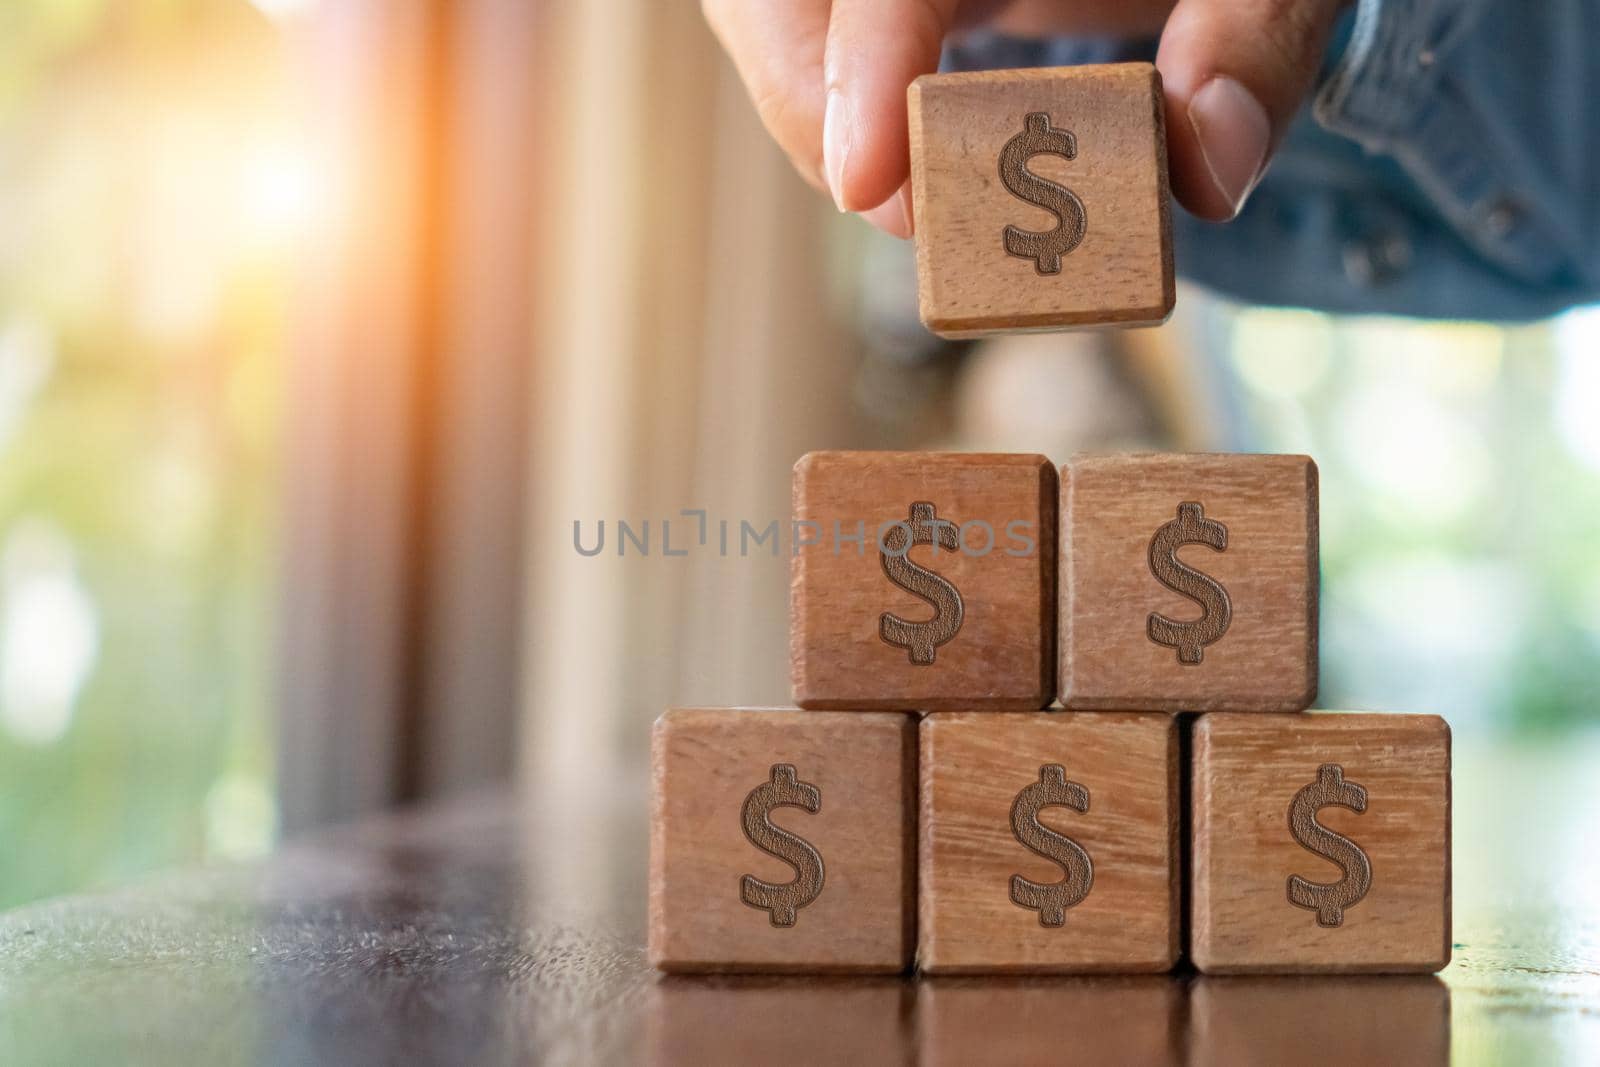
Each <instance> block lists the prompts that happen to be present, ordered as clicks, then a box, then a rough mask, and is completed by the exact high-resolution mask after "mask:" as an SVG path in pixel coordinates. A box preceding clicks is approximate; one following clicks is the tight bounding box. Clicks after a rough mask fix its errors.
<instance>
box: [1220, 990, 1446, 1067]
mask: <svg viewBox="0 0 1600 1067" xmlns="http://www.w3.org/2000/svg"><path fill="white" fill-rule="evenodd" d="M1189 1020H1190V1025H1189V1060H1188V1063H1189V1064H1191V1065H1193V1067H1212V1065H1213V1064H1214V1065H1216V1067H1233V1065H1235V1064H1241V1063H1329V1064H1332V1063H1340V1064H1357V1063H1403V1064H1408V1065H1413V1067H1445V1065H1446V1064H1448V1063H1449V1062H1450V991H1449V990H1448V989H1446V988H1445V985H1444V983H1443V982H1441V981H1440V980H1439V979H1438V978H1435V977H1433V976H1431V975H1430V976H1427V977H1422V976H1419V975H1408V976H1404V977H1397V976H1394V975H1382V976H1379V975H1318V976H1315V977H1313V976H1304V975H1302V976H1294V977H1286V976H1283V975H1274V976H1272V977H1237V978H1234V977H1227V978H1218V977H1214V976H1211V975H1207V976H1204V977H1202V978H1201V979H1200V980H1199V981H1197V982H1195V983H1194V988H1193V990H1192V991H1191V992H1190V995H1189Z"/></svg>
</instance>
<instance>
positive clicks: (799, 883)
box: [739, 763, 823, 926]
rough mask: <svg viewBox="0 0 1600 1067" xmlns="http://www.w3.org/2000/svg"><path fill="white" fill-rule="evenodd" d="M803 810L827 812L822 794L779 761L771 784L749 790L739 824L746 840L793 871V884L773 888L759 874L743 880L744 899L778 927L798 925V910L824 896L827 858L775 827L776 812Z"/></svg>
mask: <svg viewBox="0 0 1600 1067" xmlns="http://www.w3.org/2000/svg"><path fill="white" fill-rule="evenodd" d="M781 807H791V808H801V809H803V810H805V811H808V812H810V813H811V814H813V815H815V814H816V813H817V812H818V811H820V810H821V809H822V791H821V790H820V789H818V788H817V787H816V786H814V785H812V784H811V783H809V782H802V781H800V780H799V778H798V776H797V774H796V771H795V769H794V765H793V764H792V763H774V764H773V765H772V779H771V781H767V782H763V783H761V784H760V785H758V786H756V787H755V788H754V789H752V790H750V795H749V796H747V797H745V798H744V809H743V811H742V812H741V813H740V821H741V822H742V823H743V824H744V836H745V837H747V838H749V839H750V843H751V844H752V845H754V846H756V847H757V848H759V849H760V850H761V851H763V852H766V853H769V854H770V855H773V856H776V857H778V858H779V859H780V860H782V861H783V862H785V863H787V864H788V865H789V866H791V867H793V868H794V875H795V877H794V881H792V882H784V883H782V884H780V885H774V884H773V883H771V882H763V881H762V880H761V879H759V878H757V877H755V876H754V875H750V874H747V875H744V876H743V877H741V878H740V879H739V899H740V900H742V901H744V902H745V903H746V904H748V905H750V906H751V907H752V908H761V909H763V910H765V911H768V912H770V913H771V915H772V925H773V926H793V925H794V922H795V912H796V911H797V910H798V909H800V908H803V907H805V906H806V905H807V904H809V903H811V902H812V901H813V900H816V899H817V894H819V893H821V892H822V876H823V869H822V856H821V854H819V853H818V852H817V850H816V849H815V848H813V847H812V846H811V843H810V842H809V841H806V840H805V839H804V838H801V837H797V836H795V835H794V834H791V833H790V832H789V831H787V830H785V829H783V828H782V827H781V826H774V825H772V820H771V819H770V818H769V816H770V815H771V813H772V809H773V808H781Z"/></svg>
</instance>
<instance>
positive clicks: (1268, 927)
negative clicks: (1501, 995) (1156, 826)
mask: <svg viewBox="0 0 1600 1067" xmlns="http://www.w3.org/2000/svg"><path fill="white" fill-rule="evenodd" d="M1192 790H1193V792H1192V795H1193V832H1194V846H1193V864H1192V872H1191V876H1192V880H1193V882H1192V902H1193V903H1192V914H1191V918H1190V928H1191V938H1192V954H1193V958H1194V962H1195V966H1197V967H1199V968H1200V969H1201V970H1203V971H1207V972H1210V973H1247V972H1269V971H1284V972H1288V971H1340V972H1400V971H1417V972H1431V971H1437V970H1439V969H1440V968H1442V967H1444V965H1445V964H1447V963H1449V962H1450V728H1449V726H1447V725H1446V724H1445V721H1444V720H1443V719H1441V718H1439V717H1438V716H1436V715H1377V714H1329V713H1314V714H1303V715H1244V714H1229V713H1222V714H1215V715H1204V716H1201V717H1200V720H1199V722H1198V723H1197V724H1196V726H1195V731H1194V770H1193V786H1192Z"/></svg>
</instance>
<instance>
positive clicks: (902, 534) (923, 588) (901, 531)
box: [878, 501, 966, 667]
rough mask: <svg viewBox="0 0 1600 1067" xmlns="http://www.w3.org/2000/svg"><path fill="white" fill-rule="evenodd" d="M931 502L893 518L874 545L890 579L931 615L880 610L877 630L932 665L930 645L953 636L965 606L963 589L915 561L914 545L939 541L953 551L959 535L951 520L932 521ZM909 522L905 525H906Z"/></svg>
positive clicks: (921, 664) (933, 646)
mask: <svg viewBox="0 0 1600 1067" xmlns="http://www.w3.org/2000/svg"><path fill="white" fill-rule="evenodd" d="M935 520H936V516H935V514H934V507H933V505H932V504H930V503H928V502H927V501H918V502H916V503H914V504H912V505H911V519H910V521H909V522H903V523H896V524H895V525H894V526H892V527H890V528H889V530H888V532H887V533H885V534H884V535H883V537H882V539H881V543H880V545H879V549H878V559H879V562H881V563H882V564H883V573H884V574H886V575H887V576H888V578H889V580H890V581H891V582H893V583H894V584H895V585H898V586H899V587H900V588H902V589H904V590H905V591H906V592H908V593H911V594H913V595H914V596H918V597H921V598H922V599H923V600H926V601H927V602H928V603H929V604H930V605H932V607H933V618H931V619H925V620H923V621H921V622H911V621H909V620H907V619H902V618H901V617H900V616H898V615H895V614H892V613H890V612H887V611H886V612H884V613H883V614H882V615H879V616H878V636H879V637H881V638H883V640H884V642H885V643H886V644H890V645H893V646H894V647H896V648H903V649H905V650H906V651H907V652H908V653H909V654H910V656H911V662H912V663H914V664H916V665H917V666H919V667H928V666H932V665H933V660H934V650H935V649H937V648H938V647H939V646H940V645H942V644H945V643H946V642H948V641H950V640H952V639H953V638H954V637H955V636H956V633H957V632H958V631H959V630H960V629H961V620H962V619H963V618H965V616H966V608H965V607H964V606H963V605H962V603H961V591H960V590H958V589H957V588H956V587H955V586H954V585H951V584H950V582H949V581H948V580H947V579H946V578H944V577H943V576H942V575H939V574H937V573H935V572H933V571H930V570H928V569H927V568H926V567H922V566H919V565H918V564H916V563H913V562H912V561H911V558H910V552H911V546H912V545H938V546H939V547H940V548H943V549H947V550H949V551H951V552H956V551H958V550H959V549H960V547H961V539H960V537H959V536H958V535H957V534H956V529H955V524H954V523H952V522H947V521H946V522H936V521H935ZM908 528H909V529H908Z"/></svg>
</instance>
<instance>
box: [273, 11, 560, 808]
mask: <svg viewBox="0 0 1600 1067" xmlns="http://www.w3.org/2000/svg"><path fill="white" fill-rule="evenodd" d="M546 10H547V7H546V5H544V4H541V3H527V2H523V0H470V2H464V3H451V2H447V0H341V2H340V3H336V4H334V3H329V4H322V5H319V6H318V7H316V8H315V9H314V14H313V15H312V16H311V17H310V18H309V19H308V20H307V22H306V49H305V55H306V58H307V78H306V86H307V100H306V107H307V112H308V114H309V115H310V116H311V122H312V124H313V126H314V128H315V131H316V134H317V140H318V143H319V145H320V149H321V160H322V164H323V167H324V168H325V172H326V174H327V176H328V179H329V186H330V189H329V196H330V198H331V200H332V202H333V205H334V210H333V211H331V212H330V218H331V219H332V220H333V222H332V224H331V225H330V227H329V229H328V231H327V232H326V233H325V234H323V238H322V240H321V242H320V243H319V245H318V247H317V254H316V256H315V259H314V261H313V262H311V263H309V264H308V265H307V272H306V273H307V284H306V286H305V294H304V299H303V301H302V305H301V306H302V336H301V338H300V343H299V345H298V351H297V358H296V360H295V366H294V368H293V370H292V374H291V386H290V394H291V395H290V403H289V411H290V418H291V425H290V435H289V437H290V464H289V475H288V481H289V484H288V486H287V489H288V497H289V500H288V509H289V514H288V530H287V537H286V540H287V543H288V558H287V564H286V572H287V588H286V591H285V598H284V607H283V619H282V625H281V627H280V631H281V635H282V636H281V641H280V647H281V656H280V662H281V672H280V677H281V684H280V692H279V704H280V708H281V724H282V726H281V732H280V741H281V747H280V752H281V754H280V763H279V781H280V793H281V797H282V805H283V822H284V826H285V828H286V829H289V830H291V831H292V830H293V829H295V828H297V827H302V826H306V825H310V824H314V823H318V822H324V821H329V820H332V819H337V818H342V817H347V816H350V815H354V814H357V813H360V812H363V811H367V810H371V809H374V808H379V807H382V806H385V805H387V804H391V803H394V802H396V801H403V800H410V799H416V798H422V797H430V796H437V795H440V794H442V793H447V792H450V791H453V790H457V789H460V788H463V787H468V786H471V785H474V784H477V783H481V782H485V781H491V780H494V779H496V778H499V777H502V776H504V775H505V774H507V773H509V771H510V769H511V766H512V764H513V753H514V751H515V746H514V743H513V740H512V738H513V732H514V727H515V718H516V715H515V711H516V706H517V679H518V676H519V667H518V661H519V654H520V643H519V633H520V627H519V622H520V618H521V595H522V591H523V590H522V583H521V581H520V579H519V574H520V569H521V564H522V560H523V552H522V540H521V531H522V525H521V523H522V518H523V513H524V508H523V488H524V485H525V477H524V472H525V462H526V458H527V456H526V451H525V448H524V441H525V434H526V419H527V406H528V405H527V396H528V393H527V386H526V383H527V380H528V379H527V368H528V366H529V363H530V361H531V358H532V349H531V335H532V330H533V319H532V316H531V315H530V312H529V309H530V306H531V305H532V303H533V296H534V290H535V285H534V283H533V280H532V274H531V271H532V268H533V248H534V244H535V242H534V229H533V228H534V226H535V224H536V211H535V205H536V204H537V203H538V201H539V200H540V199H541V196H540V193H539V173H540V167H539V166H538V165H537V164H538V160H537V158H536V157H537V142H538V139H539V137H540V134H541V121H542V119H541V115H542V110H541V106H540V101H541V100H542V99H544V98H545V96H546V91H547V85H546V82H547V79H548V74H547V73H546V72H545V68H544V65H543V64H542V63H541V61H540V54H539V45H540V41H541V40H542V34H541V30H540V25H541V19H542V18H543V16H544V14H545V12H546Z"/></svg>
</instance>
